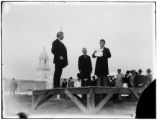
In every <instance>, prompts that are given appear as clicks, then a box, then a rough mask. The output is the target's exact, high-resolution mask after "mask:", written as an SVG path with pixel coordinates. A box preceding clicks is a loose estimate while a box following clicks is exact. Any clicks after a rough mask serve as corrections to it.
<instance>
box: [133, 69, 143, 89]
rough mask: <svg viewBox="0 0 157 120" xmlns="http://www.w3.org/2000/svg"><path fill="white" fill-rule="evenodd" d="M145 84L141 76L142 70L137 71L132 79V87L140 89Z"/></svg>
mask: <svg viewBox="0 0 157 120" xmlns="http://www.w3.org/2000/svg"><path fill="white" fill-rule="evenodd" d="M144 84H145V76H144V75H142V69H139V71H138V73H137V74H136V76H135V78H134V86H135V87H142V86H144Z"/></svg>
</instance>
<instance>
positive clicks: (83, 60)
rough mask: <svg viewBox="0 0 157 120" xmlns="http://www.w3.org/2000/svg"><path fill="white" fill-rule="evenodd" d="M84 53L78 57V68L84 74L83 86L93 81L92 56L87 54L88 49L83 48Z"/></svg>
mask: <svg viewBox="0 0 157 120" xmlns="http://www.w3.org/2000/svg"><path fill="white" fill-rule="evenodd" d="M82 53H83V55H81V56H80V57H79V59H78V69H79V71H80V74H81V76H82V81H81V84H82V86H89V85H90V81H91V73H92V63H91V58H90V56H88V55H87V49H86V48H83V49H82Z"/></svg>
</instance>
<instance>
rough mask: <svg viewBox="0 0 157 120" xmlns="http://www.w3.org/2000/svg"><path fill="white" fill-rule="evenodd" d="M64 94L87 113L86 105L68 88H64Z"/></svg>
mask: <svg viewBox="0 0 157 120" xmlns="http://www.w3.org/2000/svg"><path fill="white" fill-rule="evenodd" d="M65 94H66V95H67V96H68V97H69V98H70V99H71V100H72V101H73V102H74V103H75V104H76V105H77V107H79V108H80V109H81V110H82V111H83V112H84V113H87V112H88V111H87V109H86V107H85V106H84V105H83V104H82V103H81V102H80V101H79V100H78V99H77V97H75V96H74V95H73V94H71V92H70V91H69V90H65Z"/></svg>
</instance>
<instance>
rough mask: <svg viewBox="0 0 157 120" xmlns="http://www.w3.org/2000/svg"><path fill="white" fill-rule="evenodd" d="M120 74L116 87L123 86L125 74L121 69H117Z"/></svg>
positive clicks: (117, 77) (117, 76)
mask: <svg viewBox="0 0 157 120" xmlns="http://www.w3.org/2000/svg"><path fill="white" fill-rule="evenodd" d="M117 72H118V74H117V75H116V81H115V87H120V88H121V87H123V78H124V75H123V74H122V73H121V69H118V70H117Z"/></svg>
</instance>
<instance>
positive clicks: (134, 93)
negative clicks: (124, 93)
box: [129, 88, 139, 99]
mask: <svg viewBox="0 0 157 120" xmlns="http://www.w3.org/2000/svg"><path fill="white" fill-rule="evenodd" d="M129 90H130V91H131V93H133V95H134V96H135V97H136V98H137V99H139V95H138V94H137V93H136V92H135V91H134V90H133V89H131V88H129Z"/></svg>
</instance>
